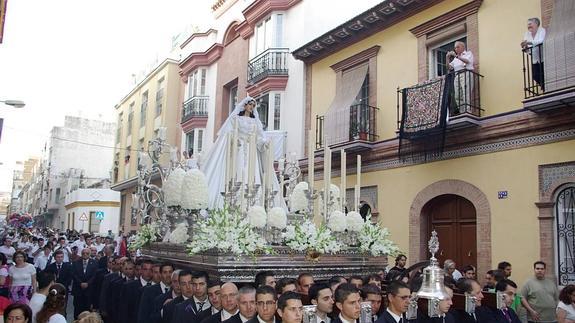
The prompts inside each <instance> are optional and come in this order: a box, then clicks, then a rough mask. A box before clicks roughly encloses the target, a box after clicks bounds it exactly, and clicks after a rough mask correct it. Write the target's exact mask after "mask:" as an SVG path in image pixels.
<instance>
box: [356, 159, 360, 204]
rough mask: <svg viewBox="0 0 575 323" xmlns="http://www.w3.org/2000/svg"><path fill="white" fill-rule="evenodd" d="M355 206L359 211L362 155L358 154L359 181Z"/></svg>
mask: <svg viewBox="0 0 575 323" xmlns="http://www.w3.org/2000/svg"><path fill="white" fill-rule="evenodd" d="M356 183H357V184H356V187H357V188H356V201H355V208H356V211H358V212H359V198H360V196H361V155H357V182H356Z"/></svg>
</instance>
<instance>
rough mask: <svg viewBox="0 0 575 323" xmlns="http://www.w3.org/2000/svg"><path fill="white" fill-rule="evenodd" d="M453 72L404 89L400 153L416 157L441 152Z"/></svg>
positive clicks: (401, 155)
mask: <svg viewBox="0 0 575 323" xmlns="http://www.w3.org/2000/svg"><path fill="white" fill-rule="evenodd" d="M452 88H453V74H451V73H450V74H448V75H446V76H442V77H439V78H436V79H433V80H430V81H427V82H425V83H422V84H418V85H416V86H412V87H409V88H405V89H403V90H402V102H401V103H402V109H403V113H402V118H401V128H400V131H399V155H400V157H401V158H402V159H404V160H405V159H406V158H411V159H413V160H414V161H415V160H419V159H422V158H423V159H424V160H426V159H428V157H430V156H431V155H441V153H442V152H443V145H444V141H445V129H446V125H447V111H448V103H449V93H450V91H451V89H452Z"/></svg>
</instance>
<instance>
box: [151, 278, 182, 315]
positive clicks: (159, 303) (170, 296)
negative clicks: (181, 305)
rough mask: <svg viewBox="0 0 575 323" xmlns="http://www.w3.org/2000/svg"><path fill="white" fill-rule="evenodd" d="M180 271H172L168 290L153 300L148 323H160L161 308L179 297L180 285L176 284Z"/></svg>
mask: <svg viewBox="0 0 575 323" xmlns="http://www.w3.org/2000/svg"><path fill="white" fill-rule="evenodd" d="M180 272H181V270H179V269H177V270H174V272H173V273H172V277H171V281H172V283H171V285H170V287H171V288H170V290H169V291H168V292H167V293H164V294H160V295H158V296H156V298H154V301H153V303H152V308H153V309H152V314H151V316H150V322H152V323H162V316H163V307H164V305H166V304H167V303H169V302H171V301H172V300H174V299H175V298H177V297H181V295H182V294H181V291H180V283H179V282H178V276H179V275H180Z"/></svg>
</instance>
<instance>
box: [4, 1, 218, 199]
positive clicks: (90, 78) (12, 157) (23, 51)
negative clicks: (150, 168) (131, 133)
mask: <svg viewBox="0 0 575 323" xmlns="http://www.w3.org/2000/svg"><path fill="white" fill-rule="evenodd" d="M212 2H214V0H162V1H157V0H155V1H153V0H98V1H96V0H55V1H46V0H8V9H7V13H6V22H5V25H4V39H3V42H2V44H0V100H14V99H17V100H22V101H24V102H25V103H26V106H25V107H24V108H23V109H14V108H12V107H9V106H6V105H4V104H3V103H0V118H4V129H3V131H2V137H1V139H0V192H1V191H10V190H11V187H12V186H11V185H12V184H11V183H12V174H13V170H14V169H17V168H19V167H21V166H19V165H17V161H23V160H26V159H28V158H29V157H34V156H41V154H42V149H43V147H44V143H45V142H46V140H47V138H48V135H49V132H50V129H51V128H52V127H53V126H61V125H63V123H64V116H66V115H73V116H82V117H86V118H94V119H102V120H106V121H115V120H116V117H115V111H114V106H115V105H116V104H117V103H118V102H119V101H120V99H121V98H122V97H123V96H125V95H126V94H128V92H129V91H130V89H131V88H132V87H133V86H134V81H133V76H132V75H133V74H139V73H140V72H141V71H142V70H144V69H145V68H146V66H149V65H150V64H152V63H153V62H154V61H156V60H159V61H162V60H163V58H164V57H165V55H166V53H168V52H169V51H170V49H171V44H172V37H173V36H175V35H177V34H179V33H182V32H185V31H186V30H190V29H191V26H198V27H200V30H202V29H203V27H204V26H207V25H208V23H209V19H210V18H211V13H210V5H211V3H212Z"/></svg>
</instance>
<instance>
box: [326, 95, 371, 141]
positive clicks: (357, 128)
mask: <svg viewBox="0 0 575 323" xmlns="http://www.w3.org/2000/svg"><path fill="white" fill-rule="evenodd" d="M378 110H379V109H378V108H377V107H372V106H370V105H367V104H354V105H352V106H350V107H349V138H348V139H349V141H355V140H363V141H376V140H377V138H378V135H377V122H376V121H377V111H378ZM324 122H325V117H324V116H316V117H315V138H316V140H315V146H316V149H321V148H322V147H323V146H324V129H325V127H324Z"/></svg>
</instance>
